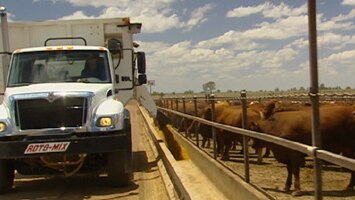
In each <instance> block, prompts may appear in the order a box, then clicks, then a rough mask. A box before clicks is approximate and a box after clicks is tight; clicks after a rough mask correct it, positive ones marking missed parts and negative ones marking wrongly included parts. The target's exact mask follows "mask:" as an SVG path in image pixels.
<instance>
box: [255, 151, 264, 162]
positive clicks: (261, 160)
mask: <svg viewBox="0 0 355 200" xmlns="http://www.w3.org/2000/svg"><path fill="white" fill-rule="evenodd" d="M255 153H256V154H257V157H258V160H257V163H258V164H261V163H263V148H259V147H258V148H256V149H255Z"/></svg>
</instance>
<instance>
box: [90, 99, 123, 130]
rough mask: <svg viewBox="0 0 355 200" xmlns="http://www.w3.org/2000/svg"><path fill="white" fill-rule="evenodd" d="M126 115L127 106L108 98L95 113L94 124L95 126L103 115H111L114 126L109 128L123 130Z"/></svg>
mask: <svg viewBox="0 0 355 200" xmlns="http://www.w3.org/2000/svg"><path fill="white" fill-rule="evenodd" d="M126 115H127V114H126V111H125V108H124V106H123V104H122V103H121V102H120V101H117V100H114V99H108V100H105V101H103V102H102V103H101V104H100V105H99V106H98V107H97V109H96V111H95V113H94V121H93V123H94V124H93V125H94V127H95V126H96V125H95V124H96V122H97V120H99V119H100V118H101V117H111V118H112V120H113V126H112V127H109V130H121V129H123V128H124V119H125V117H126ZM128 116H129V115H128Z"/></svg>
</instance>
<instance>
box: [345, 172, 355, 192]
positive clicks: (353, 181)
mask: <svg viewBox="0 0 355 200" xmlns="http://www.w3.org/2000/svg"><path fill="white" fill-rule="evenodd" d="M354 186H355V172H351V176H350V181H349V184H348V186H347V187H346V190H354Z"/></svg>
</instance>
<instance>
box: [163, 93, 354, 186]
mask: <svg viewBox="0 0 355 200" xmlns="http://www.w3.org/2000/svg"><path fill="white" fill-rule="evenodd" d="M299 97H300V98H301V99H302V101H305V98H306V97H308V98H309V96H308V95H294V96H290V95H285V96H282V97H279V100H281V99H283V100H290V99H291V100H299ZM319 97H320V99H321V100H323V101H344V102H352V103H353V102H354V101H355V94H320V95H319ZM256 99H257V100H259V101H260V100H270V99H275V98H274V97H267V98H266V97H251V98H247V97H246V93H245V92H242V93H241V97H232V98H231V97H214V96H213V95H211V96H210V97H208V98H197V97H193V98H168V99H164V100H163V106H164V107H166V108H164V107H158V110H160V111H162V112H168V113H171V114H173V115H176V116H180V117H183V118H186V119H190V120H193V121H194V122H195V123H196V122H198V123H201V124H205V125H208V126H211V127H212V138H213V144H214V145H213V157H214V158H215V159H217V149H216V132H215V129H217V128H218V129H222V130H225V131H229V132H231V133H236V134H241V135H243V144H242V145H243V146H244V148H243V150H244V156H243V158H244V167H245V172H244V178H245V181H246V182H247V183H249V181H250V173H249V154H248V148H246V147H247V145H248V144H247V141H248V140H247V138H248V137H251V138H255V139H259V140H262V141H265V142H270V143H274V144H277V145H280V146H283V147H285V148H289V149H292V150H295V151H298V152H301V153H304V154H306V155H308V156H310V157H312V158H313V159H314V160H315V159H321V160H324V161H327V162H329V163H333V164H336V165H339V166H341V167H344V168H347V169H349V170H352V171H355V159H352V158H348V157H344V156H341V155H339V154H335V153H332V152H329V151H326V150H323V149H321V148H319V147H317V146H312V145H306V144H302V143H299V142H294V141H290V140H287V139H283V138H280V137H276V136H272V135H269V134H265V133H261V132H256V131H251V130H247V129H246V127H245V126H246V116H247V113H246V112H247V109H246V107H247V102H248V100H249V101H253V100H256ZM201 100H202V101H205V102H208V103H209V105H210V106H211V109H212V112H211V113H212V116H211V119H212V120H206V119H203V118H199V117H197V114H198V109H197V102H198V101H201ZM231 100H233V101H239V103H240V105H241V106H242V113H243V114H242V116H243V126H242V128H238V127H234V126H229V125H224V124H220V123H217V122H214V121H215V117H214V113H215V111H214V109H215V108H214V104H215V102H216V101H231ZM308 100H309V99H308ZM187 101H189V102H190V103H191V101H192V102H193V104H194V109H195V110H194V112H193V114H185V113H186V102H187ZM235 103H236V102H235ZM180 104H182V107H179V105H180ZM180 106H181V105H180ZM183 126H185V127H186V125H185V124H184V125H183ZM187 132H188V131H186V128H185V134H184V136H185V137H189V135H190V134H189V133H187ZM195 137H196V138H195V140H196V146H197V147H200V144H199V140H200V139H199V133H197V129H196V128H195ZM190 141H191V140H190ZM314 170H315V171H317V170H321V168H319V167H315V166H314ZM315 173H320V172H315ZM317 181H318V180H315V183H314V184H315V187H316V185H319V184H321V183H318V182H317Z"/></svg>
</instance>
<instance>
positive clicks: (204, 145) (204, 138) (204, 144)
mask: <svg viewBox="0 0 355 200" xmlns="http://www.w3.org/2000/svg"><path fill="white" fill-rule="evenodd" d="M206 140H207V139H206V137H204V136H203V135H202V144H201V146H202V148H205V147H206Z"/></svg>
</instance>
